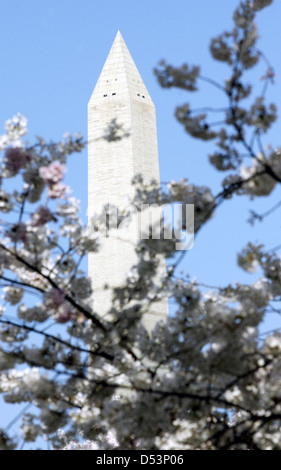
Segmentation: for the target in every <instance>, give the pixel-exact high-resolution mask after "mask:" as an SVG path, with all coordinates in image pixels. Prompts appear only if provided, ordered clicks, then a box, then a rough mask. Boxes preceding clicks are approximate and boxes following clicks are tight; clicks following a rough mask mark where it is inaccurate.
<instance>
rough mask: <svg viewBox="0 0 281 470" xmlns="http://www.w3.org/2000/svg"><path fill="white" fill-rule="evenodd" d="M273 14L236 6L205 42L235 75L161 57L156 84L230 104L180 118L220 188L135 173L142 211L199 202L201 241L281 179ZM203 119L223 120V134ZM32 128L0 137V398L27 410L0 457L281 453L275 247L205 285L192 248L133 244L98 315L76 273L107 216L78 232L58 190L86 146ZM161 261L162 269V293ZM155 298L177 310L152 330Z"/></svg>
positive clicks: (70, 204) (12, 123) (74, 208)
mask: <svg viewBox="0 0 281 470" xmlns="http://www.w3.org/2000/svg"><path fill="white" fill-rule="evenodd" d="M270 3H272V0H253V1H249V0H242V1H241V2H240V4H239V6H238V7H237V9H236V10H235V12H234V15H233V21H234V26H233V29H232V30H231V31H229V32H224V33H223V34H221V35H219V36H218V37H216V38H214V39H213V40H212V41H211V46H210V52H211V55H212V57H213V58H214V60H217V61H222V62H224V63H225V64H227V65H228V67H229V75H228V77H227V79H226V80H225V81H224V82H222V83H219V82H216V81H215V80H213V79H212V78H207V77H205V76H204V75H202V74H201V70H200V68H199V67H198V66H190V65H186V64H184V65H183V66H181V67H174V66H172V65H168V64H166V63H165V62H164V61H162V62H161V63H160V65H159V67H158V68H157V69H156V70H155V74H156V76H157V79H158V81H159V83H160V85H161V86H162V87H164V88H170V87H175V88H180V89H183V90H185V91H187V92H196V91H197V86H198V83H199V82H200V81H201V82H202V83H205V82H208V85H211V86H214V87H216V88H217V89H219V90H220V92H221V94H222V99H224V102H225V105H224V107H223V108H221V109H219V110H218V109H215V110H214V109H210V108H208V104H207V103H206V108H204V109H201V110H199V111H198V110H193V109H192V107H191V106H190V105H188V104H184V105H182V106H179V107H178V108H177V109H176V118H177V119H178V121H179V122H180V123H181V124H182V125H183V126H184V129H185V130H186V132H187V133H188V134H189V135H191V136H192V137H194V138H196V139H201V140H203V141H207V142H209V141H210V142H212V143H214V144H215V148H216V150H215V151H212V153H210V154H209V160H210V162H211V164H212V165H214V167H215V168H216V169H217V170H218V171H222V172H226V177H225V178H224V179H223V181H222V188H221V191H220V192H219V193H218V194H213V193H212V191H211V190H210V189H209V188H208V187H202V186H196V185H194V184H192V183H190V182H189V181H188V180H186V179H182V180H180V181H177V182H176V181H171V182H170V183H169V184H167V185H163V186H162V187H161V188H158V187H157V186H155V185H154V186H153V185H151V186H147V185H145V184H144V183H143V181H142V179H141V177H138V178H136V179H135V181H134V184H135V188H136V191H135V199H134V200H133V201H131V202H132V203H134V204H135V206H136V207H137V206H138V204H140V203H143V202H149V203H151V202H154V203H157V204H167V203H175V202H179V203H182V204H193V205H194V210H195V233H196V234H197V233H198V232H199V230H201V229H204V226H205V224H206V223H207V222H208V220H209V219H210V218H211V217H213V216H214V215H215V213H216V212H217V211H219V209H220V206H221V205H222V204H227V203H228V200H229V199H230V198H233V197H240V198H241V197H242V198H245V197H249V196H250V197H251V198H259V197H260V196H268V195H270V194H271V193H272V191H273V190H274V189H275V188H277V187H278V185H279V184H280V183H281V159H280V155H281V149H280V148H276V149H273V148H270V147H266V146H265V143H266V142H265V134H266V133H267V131H268V130H269V129H270V127H271V125H272V124H273V123H274V121H275V120H276V106H275V105H274V104H270V103H267V99H266V91H267V89H268V86H269V85H270V84H271V83H272V81H273V78H274V72H273V69H272V67H271V66H270V65H269V64H268V63H267V60H266V58H265V56H264V54H263V53H262V52H261V51H260V50H259V49H258V47H257V38H258V34H257V26H256V23H255V21H256V17H257V16H258V14H259V11H260V10H262V9H263V8H264V7H266V6H268V5H269V4H270ZM258 63H260V64H265V73H264V75H263V81H262V87H261V91H260V93H259V94H258V95H257V96H253V95H254V93H253V89H252V86H251V85H250V84H249V83H248V82H247V81H246V80H247V78H245V77H247V72H248V70H250V69H254V67H255V66H257V64H258ZM212 112H220V113H221V116H222V119H221V121H220V123H217V125H216V126H214V125H212V124H210V123H211V115H212ZM113 124H114V123H113ZM113 124H112V125H113ZM113 127H114V126H113ZM114 129H115V128H114ZM114 129H113V132H112V129H111V132H110V138H111V139H114V135H115V131H114ZM26 133H27V120H26V118H25V117H23V116H21V115H18V116H15V117H14V118H12V119H11V120H9V121H7V122H6V132H5V134H4V135H2V136H1V137H0V150H1V152H2V159H1V162H0V164H1V167H0V171H1V173H0V212H1V228H0V233H1V236H0V287H1V290H2V293H1V295H2V297H1V299H2V301H1V305H0V326H1V328H0V339H1V346H0V369H1V377H0V392H1V393H2V395H3V397H4V400H5V401H6V402H7V403H9V404H14V403H16V404H22V405H23V410H22V413H21V415H20V418H21V425H20V432H21V436H20V437H15V436H14V435H13V433H12V432H11V433H10V432H9V430H10V428H9V426H8V428H6V429H2V430H1V431H0V447H1V449H3V450H5V449H14V448H19V446H20V445H21V443H22V442H24V443H32V442H35V441H36V439H37V438H38V437H44V438H45V439H46V440H47V441H48V442H49V443H50V445H52V446H53V447H54V448H56V447H59V448H62V447H63V446H64V445H65V448H66V449H71V448H85V449H114V448H117V449H202V450H204V449H235V450H238V449H253V450H258V449H280V448H281V432H280V428H281V379H280V370H281V334H280V333H279V332H278V330H274V331H271V332H270V333H268V334H267V335H266V336H264V337H263V338H262V339H261V338H260V335H259V328H260V324H261V322H262V321H263V320H264V318H265V316H266V314H267V312H269V311H272V310H275V311H277V312H279V302H280V296H281V260H280V256H279V255H278V253H277V251H267V250H266V249H265V247H264V246H263V245H259V244H254V243H252V242H249V244H248V245H247V246H246V247H241V252H240V254H239V256H238V264H239V266H240V267H241V268H243V269H244V270H246V271H248V272H253V271H258V272H259V273H260V278H259V279H258V280H256V281H255V282H254V283H252V284H246V285H245V284H242V283H240V284H235V285H232V284H229V285H225V286H220V287H218V288H214V289H212V290H206V289H204V288H203V286H201V285H199V284H198V283H197V281H196V280H195V279H192V277H190V276H189V275H184V276H183V275H179V274H178V269H177V268H178V265H179V262H180V260H181V259H182V257H183V256H185V254H186V252H182V253H180V255H179V253H178V252H177V251H176V248H175V243H176V239H175V237H173V238H171V239H168V240H167V239H159V240H154V239H147V240H140V241H139V243H138V245H137V247H136V252H137V255H138V262H137V263H136V264H135V265H134V266H132V269H131V271H130V272H129V273H128V277H127V281H126V283H125V284H124V285H123V286H121V287H119V288H118V289H115V290H114V292H113V301H112V306H111V310H110V321H109V320H105V318H104V317H100V316H99V315H98V313H97V312H96V311H95V310H94V308H93V295H92V290H91V283H90V280H89V279H88V277H87V275H86V274H85V272H84V270H83V269H82V267H83V260H85V259H86V257H87V255H88V253H90V252H95V251H97V250H98V249H99V245H100V236H99V234H100V233H101V232H102V230H103V226H102V220H103V218H102V217H101V216H97V217H96V218H95V219H94V220H93V221H91V224H90V225H89V226H88V227H87V226H85V225H84V224H83V223H82V221H81V219H80V215H79V203H78V201H77V200H76V199H75V198H74V197H73V195H72V193H71V190H70V188H68V187H67V186H66V185H65V184H64V183H63V179H64V174H65V171H66V168H67V166H66V163H67V158H68V156H69V155H70V154H72V153H74V152H80V151H81V150H82V149H83V148H84V147H85V145H86V142H85V141H84V140H83V138H82V137H81V136H80V135H75V136H74V137H72V136H71V135H69V134H66V135H65V136H64V138H63V140H62V141H61V142H59V143H53V142H51V143H46V142H45V141H44V139H43V138H37V140H36V141H35V143H33V144H30V143H29V142H26V141H25V140H24V139H25V135H26ZM105 138H106V134H105ZM118 138H120V136H119V134H118ZM245 161H247V163H248V162H250V164H249V165H246V164H245ZM252 217H253V221H254V220H255V219H257V218H260V219H261V218H262V219H263V218H265V217H264V216H262V215H259V214H253V216H252ZM183 223H184V228H186V229H187V230H188V221H185V220H183ZM264 223H265V222H264ZM94 226H98V227H99V231H96V230H94V229H93V227H94ZM159 254H163V255H165V256H166V257H167V260H168V263H167V272H165V273H162V278H161V283H160V285H159V282H158V283H157V282H154V281H155V278H156V277H157V276H158V269H157V267H158V264H159V263H160V257H159ZM189 274H190V275H191V276H193V275H194V274H196V273H189ZM162 297H169V298H170V299H172V300H173V302H174V304H175V305H176V307H175V311H174V313H173V316H170V317H169V318H167V320H166V321H160V322H159V323H158V324H157V325H156V326H155V328H154V330H153V331H152V332H147V330H146V329H145V328H144V326H143V323H142V317H143V315H145V314H146V313H147V312H149V310H150V308H151V306H152V305H153V303H154V302H157V301H159V298H162Z"/></svg>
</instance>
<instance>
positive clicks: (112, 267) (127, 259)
mask: <svg viewBox="0 0 281 470" xmlns="http://www.w3.org/2000/svg"><path fill="white" fill-rule="evenodd" d="M112 125H113V128H114V126H117V127H119V126H120V128H121V129H122V132H123V134H124V135H123V137H122V138H117V139H116V138H110V135H109V137H108V138H105V132H106V130H107V129H109V128H110V126H111V127H112ZM88 142H89V147H88V148H89V150H88V152H89V153H88V216H89V222H90V221H91V219H92V217H93V216H94V215H95V214H99V213H101V211H102V209H103V207H104V206H105V205H107V204H110V205H111V206H115V207H116V206H117V207H121V208H125V209H126V206H128V205H129V199H130V198H132V197H133V195H134V186H133V184H132V179H133V178H134V176H136V175H138V174H140V175H141V176H142V177H143V180H144V182H145V183H147V184H149V183H150V182H151V180H155V181H156V182H157V183H159V185H160V177H159V162H158V147H157V131H156V117H155V107H154V104H153V102H152V99H151V98H150V96H149V93H148V91H147V89H146V87H145V84H144V82H143V80H142V78H141V76H140V74H139V72H138V70H137V67H136V65H135V63H134V61H133V59H132V57H131V55H130V52H129V50H128V48H127V46H126V44H125V41H124V39H123V37H122V35H121V33H120V32H119V31H118V33H117V35H116V37H115V40H114V42H113V45H112V47H111V50H110V52H109V55H108V57H107V59H106V62H105V64H104V67H103V69H102V72H101V74H100V77H99V79H98V82H97V84H96V86H95V88H94V91H93V93H92V96H91V99H90V101H89V104H88ZM137 241H138V235H137V231H136V220H135V221H133V222H132V223H131V224H130V225H129V226H128V227H126V228H125V229H123V231H122V232H121V235H120V234H119V236H118V237H110V236H109V237H108V238H104V239H103V241H102V246H101V248H100V250H99V252H98V253H93V254H90V255H89V276H90V278H91V280H92V285H93V291H94V309H95V311H96V312H97V313H98V314H100V315H106V314H107V313H108V311H109V309H110V305H111V289H109V288H112V287H116V286H120V285H122V283H124V282H126V276H127V273H128V272H129V271H130V269H131V268H132V266H133V265H134V264H135V263H136V261H137V258H136V253H135V247H136V244H137ZM162 266H163V267H164V269H165V264H164V262H163V263H162ZM107 287H108V288H107ZM167 315H168V301H167V299H164V300H161V301H159V302H157V303H156V304H153V305H152V308H151V309H150V310H149V313H147V314H146V315H145V316H144V324H145V326H146V328H147V329H148V330H150V329H151V328H153V326H154V325H155V323H156V322H157V321H159V320H160V319H161V318H166V316H167Z"/></svg>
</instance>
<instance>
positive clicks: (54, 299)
mask: <svg viewBox="0 0 281 470" xmlns="http://www.w3.org/2000/svg"><path fill="white" fill-rule="evenodd" d="M45 299H46V301H47V305H48V307H51V308H58V307H60V305H62V304H63V302H64V300H65V291H64V290H63V289H55V288H54V289H51V290H50V291H49V292H47V293H46V294H45Z"/></svg>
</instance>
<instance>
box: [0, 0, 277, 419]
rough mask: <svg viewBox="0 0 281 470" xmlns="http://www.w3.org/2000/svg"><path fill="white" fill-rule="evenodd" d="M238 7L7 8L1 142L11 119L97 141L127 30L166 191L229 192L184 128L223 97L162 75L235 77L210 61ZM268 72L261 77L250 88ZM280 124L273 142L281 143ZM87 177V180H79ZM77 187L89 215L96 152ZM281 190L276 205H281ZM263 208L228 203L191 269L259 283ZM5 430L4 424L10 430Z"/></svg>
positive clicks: (184, 0)
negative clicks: (248, 266) (112, 63)
mask: <svg viewBox="0 0 281 470" xmlns="http://www.w3.org/2000/svg"><path fill="white" fill-rule="evenodd" d="M237 4H238V1H237V0H227V1H226V0H213V1H207V0H196V1H194V0H192V1H191V0H174V1H173V2H171V1H170V0H169V1H168V0H161V1H160V0H141V1H140V0H119V1H118V2H117V1H115V0H102V1H96V0H80V1H78V0H47V1H42V0H41V1H38V0H25V1H23V0H0V57H1V68H0V133H1V127H2V126H4V122H5V120H6V119H8V118H10V117H12V116H13V115H14V114H16V113H17V112H20V113H22V114H24V115H26V116H27V118H28V120H29V130H30V132H29V140H32V137H33V136H35V135H42V136H43V137H45V138H46V139H53V140H56V139H59V138H60V137H61V136H62V134H63V133H64V132H66V131H70V132H75V131H79V132H81V133H82V134H83V135H84V136H85V137H86V135H87V103H88V100H89V99H90V96H91V93H92V90H93V88H94V86H95V83H96V81H97V79H98V76H99V74H100V71H101V69H102V66H103V64H104V62H105V59H106V57H107V54H108V52H109V50H110V47H111V44H112V42H113V40H114V37H115V35H116V33H117V30H118V29H120V31H121V33H122V35H123V37H124V39H125V42H126V44H127V46H128V48H129V50H130V52H131V54H132V56H133V59H134V61H135V63H136V65H137V67H138V69H139V71H140V73H141V76H142V78H143V80H144V82H145V84H146V87H147V89H148V91H149V93H150V95H151V97H152V99H153V101H154V103H155V106H156V113H157V127H158V145H159V159H160V173H161V180H162V181H169V180H170V179H179V178H182V177H187V178H188V179H189V180H190V181H191V182H194V183H196V184H202V185H203V184H205V185H209V186H211V187H212V189H213V191H214V193H215V194H216V193H217V192H218V191H219V189H220V181H221V179H222V175H221V174H217V172H216V171H215V170H214V169H213V168H212V167H211V166H210V165H209V163H208V159H207V152H208V149H209V147H208V144H204V143H200V142H197V141H194V140H193V139H191V138H190V137H189V136H187V135H186V134H185V133H184V131H183V129H182V128H181V126H180V125H179V124H178V123H177V122H176V120H175V118H174V108H175V106H176V105H178V104H182V103H184V102H186V101H189V100H192V103H194V106H196V107H199V106H202V104H204V105H206V104H212V103H213V104H214V103H217V100H219V97H218V96H217V92H216V90H214V89H212V88H211V87H209V86H208V85H206V86H204V87H203V88H202V94H201V95H200V94H198V95H197V94H195V95H190V96H189V95H188V94H186V93H184V92H183V91H179V90H163V89H161V88H160V87H159V85H158V84H157V82H156V78H155V77H154V75H153V67H155V66H156V65H157V63H158V62H159V60H160V59H162V58H165V59H166V60H167V61H168V62H169V63H171V64H174V65H180V64H182V63H183V62H187V63H190V64H200V65H201V66H202V74H204V75H205V76H209V77H211V78H218V77H221V78H224V77H226V76H227V75H228V71H227V70H226V67H225V66H224V65H223V64H221V63H218V62H214V61H213V60H212V59H211V58H210V55H209V51H208V47H209V42H210V38H212V37H214V36H216V35H217V34H219V33H221V32H222V31H223V30H225V29H228V28H229V27H231V25H232V20H231V18H232V12H233V10H234V8H235V7H236V6H237ZM280 19H281V2H280V1H278V0H275V1H274V3H273V5H272V6H270V7H269V8H265V9H264V10H263V11H262V12H260V14H259V15H258V21H257V23H258V28H259V33H260V37H261V40H260V43H259V45H260V47H261V48H262V49H263V51H264V52H265V53H266V56H267V57H268V59H269V61H270V62H271V63H272V65H273V66H274V69H275V72H276V79H275V85H274V87H273V88H271V89H270V92H269V95H268V96H269V97H271V99H272V100H274V101H275V102H276V104H277V106H278V107H279V108H281V106H280V105H281V103H280V101H281V62H280V44H281V28H280ZM263 71H264V69H254V70H253V73H252V72H251V73H250V74H249V78H251V77H253V76H255V75H256V74H257V76H258V77H259V76H260V75H261V74H262V72H263ZM280 135H281V133H280V121H278V122H277V123H276V124H275V126H274V128H273V130H272V132H271V134H270V135H269V136H268V140H267V139H266V138H265V140H264V142H265V143H267V142H270V143H271V144H272V145H273V146H274V147H275V146H277V145H279V143H280ZM77 175H79V177H77ZM67 182H68V184H70V185H72V186H73V188H74V194H75V196H76V197H78V198H79V199H81V202H82V216H83V217H84V219H85V221H86V209H87V152H86V151H84V152H83V153H82V154H80V155H76V156H73V157H71V160H70V165H69V169H68V174H67ZM278 196H279V190H278V191H275V192H274V194H273V195H272V197H271V201H272V204H274V203H276V202H278V200H279V197H278ZM257 202H258V204H256V203H252V202H250V201H249V200H248V199H245V198H243V199H238V198H236V199H234V200H233V201H231V202H226V203H225V204H224V205H223V206H222V207H221V208H220V209H219V212H218V214H217V215H216V216H215V217H214V219H213V220H212V221H211V222H209V223H208V225H207V226H206V228H205V229H204V230H203V231H202V233H200V235H199V236H198V238H197V239H196V241H195V245H194V247H193V249H192V250H191V251H190V252H189V253H188V254H187V256H186V260H185V263H184V269H185V270H186V271H188V272H189V273H190V275H191V276H192V277H193V276H197V277H198V280H200V281H202V282H205V283H207V284H212V285H213V284H215V285H219V284H222V283H225V282H231V281H236V280H239V279H242V280H244V281H250V280H251V278H250V277H249V275H247V274H245V273H243V272H242V271H241V270H239V269H238V268H237V267H236V254H237V252H238V251H239V249H241V248H242V247H243V246H244V245H245V244H246V243H247V241H248V240H252V241H255V240H257V241H265V242H266V243H267V246H269V247H274V246H276V245H278V244H279V243H280V225H281V223H280V222H279V220H280V217H279V218H278V213H277V217H276V216H275V217H274V216H272V217H271V218H269V219H268V220H267V221H266V226H265V224H264V225H257V226H255V227H254V228H251V227H249V225H247V224H246V223H244V222H245V221H246V219H247V217H248V210H249V209H250V208H254V207H255V208H256V209H258V207H260V211H261V212H262V211H263V210H266V209H268V208H269V207H270V206H271V203H270V201H268V200H267V199H266V198H265V199H264V200H263V199H259V200H258V201H257ZM0 424H1V423H0Z"/></svg>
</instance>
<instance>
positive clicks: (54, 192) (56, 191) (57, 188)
mask: <svg viewBox="0 0 281 470" xmlns="http://www.w3.org/2000/svg"><path fill="white" fill-rule="evenodd" d="M67 188H68V186H66V184H62V183H57V184H53V185H52V186H50V187H49V192H48V195H49V197H50V198H52V199H55V198H58V197H59V198H62V199H65V191H66V190H67Z"/></svg>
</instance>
